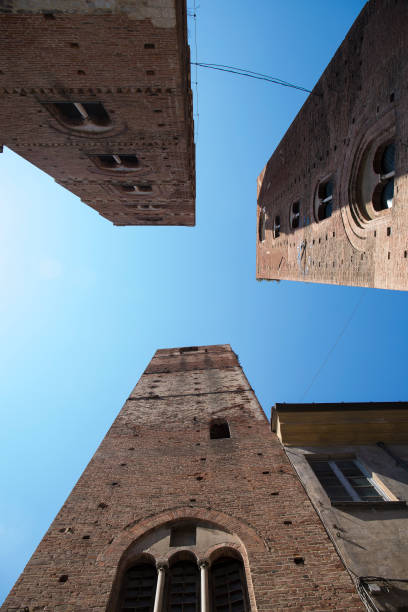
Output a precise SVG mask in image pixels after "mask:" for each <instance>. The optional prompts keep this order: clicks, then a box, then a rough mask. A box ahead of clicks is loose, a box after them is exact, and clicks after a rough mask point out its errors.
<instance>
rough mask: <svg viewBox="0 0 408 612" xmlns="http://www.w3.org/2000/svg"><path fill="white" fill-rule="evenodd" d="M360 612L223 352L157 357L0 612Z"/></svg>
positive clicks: (194, 350)
mask: <svg viewBox="0 0 408 612" xmlns="http://www.w3.org/2000/svg"><path fill="white" fill-rule="evenodd" d="M89 609H92V610H94V611H101V612H102V611H105V610H106V611H109V612H113V611H115V612H117V611H119V610H120V611H122V610H127V611H129V610H145V611H149V610H155V611H157V612H158V611H159V610H178V611H184V610H189V611H196V610H197V611H198V610H201V611H202V612H206V611H209V610H211V611H214V612H215V611H218V610H219V611H221V610H223V611H228V610H235V611H238V610H242V611H249V610H251V611H252V612H255V611H259V612H261V611H262V612H266V611H270V612H272V610H273V611H274V612H276V611H279V610H281V611H283V610H289V609H296V610H316V611H317V610H319V611H322V610H342V611H343V610H348V611H353V612H356V611H357V610H363V609H364V608H363V606H362V604H361V601H360V599H359V597H358V595H357V592H356V590H355V587H354V585H353V583H352V581H351V578H350V576H349V575H348V573H347V572H346V570H345V568H344V566H343V564H342V562H341V560H340V558H339V556H338V554H337V552H336V551H335V548H334V546H333V544H332V542H331V541H330V539H329V538H328V536H327V534H326V532H325V530H324V528H323V525H322V523H321V521H320V519H319V517H318V516H317V514H316V512H315V511H314V509H313V506H312V505H311V503H310V502H309V499H308V497H307V495H306V493H305V491H304V489H303V487H302V485H301V484H300V482H299V480H298V478H297V477H296V473H295V471H294V469H293V467H292V466H291V464H290V462H289V460H288V459H287V457H286V455H285V453H284V451H283V449H282V446H281V444H280V442H279V440H278V438H277V436H276V435H275V434H272V433H271V431H270V426H269V424H268V421H267V420H266V418H265V415H264V413H263V412H262V409H261V407H260V406H259V403H258V401H257V399H256V397H255V395H254V392H253V390H252V389H251V387H250V385H249V383H248V381H247V379H246V377H245V375H244V373H243V371H242V369H241V367H240V366H239V363H238V360H237V357H236V355H235V354H234V353H233V351H232V350H231V348H230V347H229V346H228V345H220V346H207V347H186V348H181V349H169V350H159V351H157V352H156V354H155V356H154V358H153V360H152V361H151V362H150V364H149V365H148V367H147V368H146V370H145V372H144V374H143V375H142V377H141V379H140V381H139V382H138V384H137V385H136V387H135V388H134V390H133V391H132V393H131V394H130V396H129V398H128V400H127V401H126V403H125V405H124V407H123V408H122V410H121V412H120V414H119V416H118V417H117V419H116V420H115V422H114V424H113V425H112V427H111V429H110V430H109V432H108V434H107V436H106V437H105V439H104V440H103V442H102V444H101V445H100V447H99V449H98V450H97V452H96V453H95V455H94V457H93V459H92V460H91V462H90V463H89V465H88V466H87V468H86V470H85V471H84V473H83V475H82V477H81V478H80V480H79V482H78V483H77V485H76V486H75V488H74V489H73V491H72V493H71V494H70V496H69V497H68V499H67V501H66V503H65V504H64V506H63V507H62V509H61V511H60V512H59V513H58V515H57V516H56V518H55V520H54V522H53V524H52V525H51V527H50V529H49V531H48V532H47V534H46V535H45V537H44V539H43V540H42V542H41V543H40V545H39V547H38V549H37V550H36V551H35V553H34V555H33V557H32V559H31V560H30V561H29V563H28V564H27V566H26V568H25V570H24V572H23V573H22V575H21V577H20V578H19V579H18V581H17V583H16V585H15V586H14V588H13V589H12V591H11V593H10V595H9V597H8V598H7V599H6V601H5V603H4V604H3V606H2V608H1V610H2V611H4V612H16V611H17V610H18V611H21V610H24V611H25V612H33V611H34V610H35V611H40V610H41V611H52V612H73V611H75V612H79V611H85V610H89Z"/></svg>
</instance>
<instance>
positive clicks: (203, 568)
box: [198, 561, 210, 612]
mask: <svg viewBox="0 0 408 612" xmlns="http://www.w3.org/2000/svg"><path fill="white" fill-rule="evenodd" d="M208 566H209V563H208V561H199V562H198V567H199V568H200V577H201V612H209V611H210V603H209V592H208Z"/></svg>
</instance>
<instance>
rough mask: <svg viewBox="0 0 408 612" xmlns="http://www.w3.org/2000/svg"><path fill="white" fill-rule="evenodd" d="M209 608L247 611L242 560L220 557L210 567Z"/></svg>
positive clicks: (222, 610) (216, 610) (246, 593)
mask: <svg viewBox="0 0 408 612" xmlns="http://www.w3.org/2000/svg"><path fill="white" fill-rule="evenodd" d="M210 583H211V600H212V601H211V603H212V606H211V609H212V610H214V612H233V611H234V612H249V610H250V607H249V599H248V592H247V588H246V580H245V570H244V566H243V563H242V561H238V559H230V558H227V557H222V558H221V559H218V560H217V561H216V562H215V563H213V565H212V566H211V569H210Z"/></svg>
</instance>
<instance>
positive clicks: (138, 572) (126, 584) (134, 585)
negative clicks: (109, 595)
mask: <svg viewBox="0 0 408 612" xmlns="http://www.w3.org/2000/svg"><path fill="white" fill-rule="evenodd" d="M156 582H157V572H156V568H155V567H153V566H152V565H148V564H140V565H135V566H134V567H131V568H130V569H128V571H127V572H126V574H125V576H124V578H123V584H122V589H121V592H120V604H119V610H120V612H130V611H131V612H136V611H140V612H152V611H153V608H154V598H155V594H156Z"/></svg>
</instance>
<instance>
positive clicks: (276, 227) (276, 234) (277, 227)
mask: <svg viewBox="0 0 408 612" xmlns="http://www.w3.org/2000/svg"><path fill="white" fill-rule="evenodd" d="M280 227H281V225H280V216H279V215H276V217H275V219H274V220H273V237H274V238H279V236H280Z"/></svg>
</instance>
